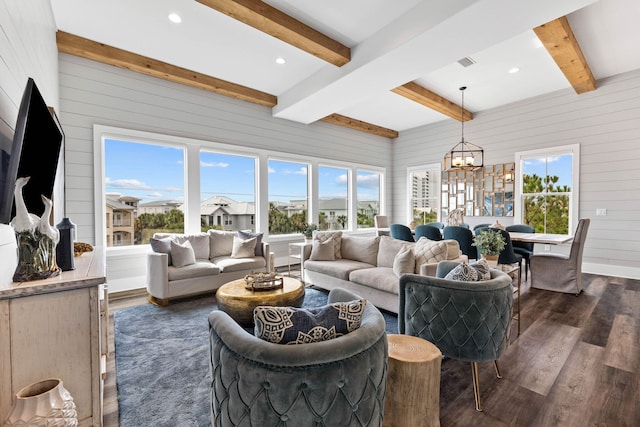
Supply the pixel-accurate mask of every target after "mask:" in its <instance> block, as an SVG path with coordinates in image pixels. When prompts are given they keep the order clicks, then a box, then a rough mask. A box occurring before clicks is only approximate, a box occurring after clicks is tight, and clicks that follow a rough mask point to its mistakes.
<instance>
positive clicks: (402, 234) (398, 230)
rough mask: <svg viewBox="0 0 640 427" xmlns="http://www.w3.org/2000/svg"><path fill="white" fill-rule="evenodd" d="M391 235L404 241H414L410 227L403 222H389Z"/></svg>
mask: <svg viewBox="0 0 640 427" xmlns="http://www.w3.org/2000/svg"><path fill="white" fill-rule="evenodd" d="M389 233H390V234H391V237H393V238H394V239H398V240H404V241H406V242H415V240H414V238H413V233H412V232H411V229H410V228H409V227H407V226H406V225H404V224H391V225H390V226H389Z"/></svg>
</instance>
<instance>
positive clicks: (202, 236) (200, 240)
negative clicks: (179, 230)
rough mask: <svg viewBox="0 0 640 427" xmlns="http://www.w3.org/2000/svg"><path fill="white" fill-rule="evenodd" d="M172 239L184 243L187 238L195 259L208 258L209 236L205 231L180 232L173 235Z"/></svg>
mask: <svg viewBox="0 0 640 427" xmlns="http://www.w3.org/2000/svg"><path fill="white" fill-rule="evenodd" d="M174 240H175V241H176V242H178V243H184V242H186V241H187V240H188V241H189V243H191V247H192V248H193V252H194V253H195V254H196V259H209V236H208V235H207V233H197V234H181V235H177V236H175V237H174Z"/></svg>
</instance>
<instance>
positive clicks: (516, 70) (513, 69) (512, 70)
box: [509, 67, 520, 74]
mask: <svg viewBox="0 0 640 427" xmlns="http://www.w3.org/2000/svg"><path fill="white" fill-rule="evenodd" d="M518 71H520V68H518V67H513V68H512V69H510V70H509V74H515V73H517V72H518Z"/></svg>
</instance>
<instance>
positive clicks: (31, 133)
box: [0, 78, 64, 224]
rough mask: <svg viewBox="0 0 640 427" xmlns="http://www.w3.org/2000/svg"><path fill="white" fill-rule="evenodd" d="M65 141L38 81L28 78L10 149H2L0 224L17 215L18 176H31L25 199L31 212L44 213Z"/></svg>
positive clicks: (0, 159) (26, 186)
mask: <svg viewBox="0 0 640 427" xmlns="http://www.w3.org/2000/svg"><path fill="white" fill-rule="evenodd" d="M63 141H64V133H63V131H62V127H61V126H60V123H59V122H58V120H57V118H56V117H55V114H54V113H52V111H50V110H49V108H48V107H47V104H46V103H45V102H44V99H43V98H42V95H41V94H40V91H39V90H38V87H37V86H36V83H35V82H34V81H33V79H32V78H29V79H28V81H27V85H26V87H25V90H24V93H23V95H22V100H21V102H20V108H19V110H18V119H17V120H16V127H15V133H14V135H13V143H12V145H11V147H10V148H9V149H10V152H9V151H5V150H0V224H8V223H9V222H10V221H11V219H12V218H13V216H14V215H15V204H14V198H13V192H14V187H15V182H16V178H18V177H24V176H29V177H31V179H29V182H28V183H27V185H25V186H24V188H23V192H22V194H23V199H24V201H25V204H26V206H27V210H28V211H29V212H30V213H32V214H35V215H37V216H40V215H42V213H43V212H44V205H43V203H42V198H41V195H44V196H46V197H48V198H50V199H51V198H52V196H53V187H54V183H55V177H56V170H57V168H58V160H59V158H60V149H61V147H62V143H63ZM54 208H55V207H54Z"/></svg>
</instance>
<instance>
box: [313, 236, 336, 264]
mask: <svg viewBox="0 0 640 427" xmlns="http://www.w3.org/2000/svg"><path fill="white" fill-rule="evenodd" d="M329 239H333V245H334V246H333V248H334V250H335V253H334V255H333V257H334V258H335V259H342V250H341V249H340V248H341V247H342V231H314V232H313V240H320V241H321V242H325V241H327V240H329Z"/></svg>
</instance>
